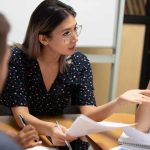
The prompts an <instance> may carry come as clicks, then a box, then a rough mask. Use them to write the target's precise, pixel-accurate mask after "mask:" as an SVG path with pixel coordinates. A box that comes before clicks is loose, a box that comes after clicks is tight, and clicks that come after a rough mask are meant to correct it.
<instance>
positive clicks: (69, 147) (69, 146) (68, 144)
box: [56, 121, 72, 150]
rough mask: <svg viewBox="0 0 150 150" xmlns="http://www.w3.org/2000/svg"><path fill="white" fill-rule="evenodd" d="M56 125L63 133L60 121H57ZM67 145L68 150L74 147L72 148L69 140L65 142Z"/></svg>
mask: <svg viewBox="0 0 150 150" xmlns="http://www.w3.org/2000/svg"><path fill="white" fill-rule="evenodd" d="M56 125H57V127H58V129H59V130H60V131H62V128H61V126H60V125H59V123H58V121H56ZM62 132H63V131H62ZM65 143H66V145H67V147H68V149H69V150H72V147H71V145H70V143H69V142H68V141H67V140H65Z"/></svg>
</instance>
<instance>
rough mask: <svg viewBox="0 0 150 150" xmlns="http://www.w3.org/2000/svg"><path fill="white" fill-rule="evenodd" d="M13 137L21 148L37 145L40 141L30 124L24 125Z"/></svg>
mask: <svg viewBox="0 0 150 150" xmlns="http://www.w3.org/2000/svg"><path fill="white" fill-rule="evenodd" d="M14 138H15V139H16V141H17V142H18V143H20V145H22V147H23V148H28V147H33V146H37V145H40V144H41V143H42V142H41V141H39V136H38V133H37V131H36V129H35V128H34V127H33V126H31V125H27V126H25V127H24V128H23V129H22V130H21V131H20V132H18V134H16V136H15V137H14Z"/></svg>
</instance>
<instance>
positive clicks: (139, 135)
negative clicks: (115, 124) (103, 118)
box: [123, 127, 150, 143]
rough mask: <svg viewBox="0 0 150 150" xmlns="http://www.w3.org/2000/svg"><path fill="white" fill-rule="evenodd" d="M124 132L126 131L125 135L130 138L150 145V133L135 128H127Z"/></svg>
mask: <svg viewBox="0 0 150 150" xmlns="http://www.w3.org/2000/svg"><path fill="white" fill-rule="evenodd" d="M123 130H124V132H125V134H126V135H127V136H129V137H132V138H134V139H138V140H141V141H145V142H149V143H150V134H149V133H143V132H141V131H139V130H137V129H135V128H133V127H126V128H124V129H123Z"/></svg>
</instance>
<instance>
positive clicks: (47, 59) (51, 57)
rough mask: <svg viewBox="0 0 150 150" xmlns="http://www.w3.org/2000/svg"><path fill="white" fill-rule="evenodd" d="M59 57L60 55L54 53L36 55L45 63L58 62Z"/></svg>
mask: <svg viewBox="0 0 150 150" xmlns="http://www.w3.org/2000/svg"><path fill="white" fill-rule="evenodd" d="M59 59H60V55H58V54H56V53H51V52H49V53H44V52H43V53H41V55H40V56H39V57H38V59H37V60H38V61H40V62H42V63H45V64H58V62H59Z"/></svg>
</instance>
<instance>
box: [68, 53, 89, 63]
mask: <svg viewBox="0 0 150 150" xmlns="http://www.w3.org/2000/svg"><path fill="white" fill-rule="evenodd" d="M71 59H72V61H73V62H74V63H75V64H81V63H82V64H84V63H89V59H88V58H87V56H86V55H85V54H83V53H81V52H79V51H77V52H75V53H74V54H73V55H72V56H71Z"/></svg>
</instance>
